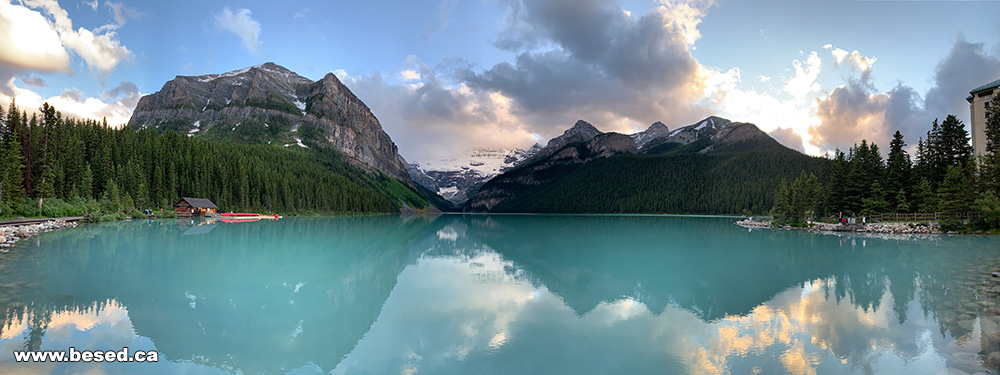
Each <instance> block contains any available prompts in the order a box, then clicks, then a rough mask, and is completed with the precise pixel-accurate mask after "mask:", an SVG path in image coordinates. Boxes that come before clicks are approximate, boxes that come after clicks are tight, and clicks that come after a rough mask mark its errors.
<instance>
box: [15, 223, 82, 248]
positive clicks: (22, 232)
mask: <svg viewBox="0 0 1000 375" xmlns="http://www.w3.org/2000/svg"><path fill="white" fill-rule="evenodd" d="M76 226H77V224H76V222H73V221H63V220H50V221H46V222H44V223H38V224H25V225H8V226H0V253H6V252H7V251H8V249H9V248H10V247H12V246H14V244H15V243H17V241H20V240H23V239H25V238H28V237H31V236H34V235H36V234H39V233H44V232H48V231H52V230H56V229H62V228H75V227H76Z"/></svg>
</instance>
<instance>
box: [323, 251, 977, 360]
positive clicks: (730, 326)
mask: <svg viewBox="0 0 1000 375" xmlns="http://www.w3.org/2000/svg"><path fill="white" fill-rule="evenodd" d="M446 241H447V242H448V243H454V242H453V240H452V239H450V238H449V239H447V240H446ZM438 245H439V246H444V245H442V244H441V243H439V244H438ZM458 246H461V242H459V245H458ZM454 253H463V252H461V251H455V252H454ZM454 253H453V254H454ZM464 253H465V254H471V255H466V256H427V255H425V256H422V257H421V258H419V259H418V260H417V261H416V262H415V263H414V264H412V265H410V266H409V267H407V268H406V269H404V270H403V271H402V272H401V273H400V276H399V283H398V284H397V286H396V288H395V289H394V290H393V292H392V294H391V295H390V297H389V299H388V300H387V301H386V304H385V306H384V307H383V309H382V313H381V314H380V316H379V318H378V320H377V321H376V322H375V323H374V324H373V326H372V328H371V330H370V331H369V332H368V334H367V335H366V336H365V337H364V338H363V339H362V340H361V341H360V342H359V343H358V345H357V346H356V347H355V349H354V350H353V351H352V352H351V353H350V354H348V355H347V356H346V357H345V359H344V360H343V361H342V362H341V363H340V364H339V365H338V366H337V368H336V369H335V370H334V373H338V374H349V373H357V372H359V371H360V372H366V373H367V372H371V373H455V374H461V373H525V372H531V373H551V372H559V373H649V372H657V373H690V374H724V373H785V372H787V373H791V374H818V373H819V374H822V373H872V372H876V373H883V372H884V373H917V374H920V373H927V374H933V373H938V372H940V371H945V370H948V368H949V366H952V365H953V362H954V361H950V360H946V358H950V357H952V356H953V354H954V353H970V352H975V351H978V350H979V348H978V346H979V344H978V342H979V339H978V338H975V337H974V338H971V339H966V341H967V342H957V343H952V344H951V346H948V345H941V344H939V343H936V342H935V340H932V337H933V336H934V335H939V336H940V334H939V333H937V332H935V331H936V327H938V323H937V322H936V320H934V318H933V317H927V316H925V315H924V314H922V313H921V312H920V302H919V299H917V300H912V301H910V302H909V303H908V305H907V308H908V309H909V310H911V311H909V312H908V316H909V317H910V319H908V320H906V321H905V322H903V323H900V322H899V321H898V320H897V319H895V315H894V314H895V312H894V311H893V309H889V308H881V309H879V308H873V307H871V306H867V305H863V304H855V303H854V302H853V301H852V298H839V297H837V293H836V290H837V285H836V284H837V282H838V281H837V280H836V279H835V278H832V277H831V278H828V279H816V280H813V281H811V282H806V283H804V284H803V285H800V286H797V287H792V288H788V289H786V290H785V291H783V292H780V293H778V294H777V295H775V296H774V297H772V298H771V299H770V300H768V301H766V302H764V303H762V304H760V305H759V306H757V307H756V308H754V309H752V311H750V312H749V313H747V314H743V315H727V316H725V317H723V318H720V319H715V320H712V321H708V322H706V321H704V320H702V319H701V318H699V316H698V315H696V312H693V311H690V310H688V309H684V308H682V307H679V306H677V305H668V306H667V307H665V308H664V309H663V311H662V312H655V311H650V309H649V308H648V307H647V305H646V304H645V303H643V302H642V301H641V300H639V299H637V298H635V297H632V296H622V297H621V298H619V299H616V300H613V301H605V302H601V303H599V304H598V305H597V306H596V307H594V308H593V309H591V310H590V311H587V312H585V313H583V314H582V315H577V314H576V313H575V312H574V310H573V309H572V308H571V307H570V306H568V305H567V304H566V302H565V301H564V300H563V299H562V297H560V296H559V295H557V294H555V293H553V292H551V291H550V290H549V289H548V288H546V287H545V286H544V285H538V284H537V283H535V282H533V281H532V280H531V278H530V275H526V274H524V272H523V271H519V270H518V268H517V266H516V265H515V264H513V263H512V262H510V261H507V260H505V259H504V258H503V257H502V256H501V255H499V254H498V253H496V252H494V251H492V250H491V249H489V248H488V247H484V246H482V245H478V247H477V248H475V249H473V250H471V251H465V252H464ZM840 282H846V281H840ZM881 298H882V301H880V302H878V303H877V304H874V305H875V306H893V305H894V303H893V300H892V298H893V297H892V294H891V292H890V291H888V290H887V291H886V293H884V294H883V295H882V297H881ZM976 329H977V330H978V329H979V328H978V327H976ZM976 332H978V331H976ZM938 341H941V340H938ZM948 341H950V340H948ZM973 346H975V347H973ZM959 356H961V354H959ZM973 356H975V355H973Z"/></svg>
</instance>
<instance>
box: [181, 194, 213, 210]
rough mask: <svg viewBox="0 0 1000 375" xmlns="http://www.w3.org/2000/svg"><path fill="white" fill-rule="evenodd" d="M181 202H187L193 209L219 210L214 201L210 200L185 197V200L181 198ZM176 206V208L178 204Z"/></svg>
mask: <svg viewBox="0 0 1000 375" xmlns="http://www.w3.org/2000/svg"><path fill="white" fill-rule="evenodd" d="M181 202H187V204H189V205H191V207H198V208H215V209H218V208H219V207H216V206H215V203H212V201H210V200H208V199H204V198H188V197H183V198H181ZM181 202H177V203H178V204H180V203H181ZM174 206H176V204H175V205H174Z"/></svg>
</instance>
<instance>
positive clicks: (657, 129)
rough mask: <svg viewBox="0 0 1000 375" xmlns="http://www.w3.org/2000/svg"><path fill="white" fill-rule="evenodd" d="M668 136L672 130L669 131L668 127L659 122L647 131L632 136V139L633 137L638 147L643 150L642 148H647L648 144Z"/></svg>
mask: <svg viewBox="0 0 1000 375" xmlns="http://www.w3.org/2000/svg"><path fill="white" fill-rule="evenodd" d="M668 135H670V129H667V126H666V125H663V123H662V122H659V121H657V122H654V123H653V124H652V125H650V126H649V127H648V128H646V130H643V131H641V132H638V133H635V134H632V135H630V137H632V140H634V141H635V146H636V147H638V148H642V146H645V145H646V144H647V143H649V142H651V141H653V140H655V139H660V138H663V137H666V136H668Z"/></svg>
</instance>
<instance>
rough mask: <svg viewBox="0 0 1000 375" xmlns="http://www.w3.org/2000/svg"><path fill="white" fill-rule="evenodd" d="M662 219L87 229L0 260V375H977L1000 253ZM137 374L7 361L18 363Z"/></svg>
mask: <svg viewBox="0 0 1000 375" xmlns="http://www.w3.org/2000/svg"><path fill="white" fill-rule="evenodd" d="M735 220H736V219H734V218H723V217H681V216H536V215H465V216H463V215H443V216H438V217H412V218H402V217H398V216H364V217H320V218H285V219H281V220H278V221H261V222H253V223H222V222H216V221H204V220H188V219H180V220H173V219H171V220H153V221H138V220H136V221H128V222H113V223H105V224H90V225H84V226H81V227H79V228H75V229H65V230H59V231H55V232H49V233H45V234H42V235H39V236H35V237H32V238H29V239H26V240H22V241H21V242H19V243H18V244H17V246H15V247H14V248H12V249H11V251H10V252H9V253H6V254H0V313H3V314H4V315H3V319H4V321H3V323H2V326H0V373H77V372H105V373H112V374H114V373H163V374H173V373H189V374H225V373H243V374H258V373H292V374H317V373H331V372H332V373H335V374H389V373H391V374H418V373H419V374H470V373H482V374H556V373H564V374H633V373H635V374H643V373H676V374H685V373H690V374H726V373H732V374H784V373H790V374H842V373H857V374H869V373H886V374H900V373H907V374H938V373H947V374H974V373H976V372H984V373H996V372H997V370H998V369H1000V294H998V293H1000V292H998V291H1000V282H998V280H1000V279H998V278H993V277H991V275H990V272H992V271H1000V238H997V237H986V236H936V237H925V238H920V237H907V238H903V237H888V236H883V237H864V236H860V235H858V236H850V235H834V234H816V233H809V232H802V231H788V230H748V229H746V228H741V227H738V226H735V225H733V224H732V223H733V222H734V221H735ZM69 347H74V348H75V349H77V350H115V351H117V350H121V349H122V348H123V347H128V348H129V349H130V350H133V351H135V350H155V351H157V352H158V353H159V362H156V363H125V364H123V363H17V362H15V361H14V357H13V352H14V351H18V350H67V349H68V348H69Z"/></svg>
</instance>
